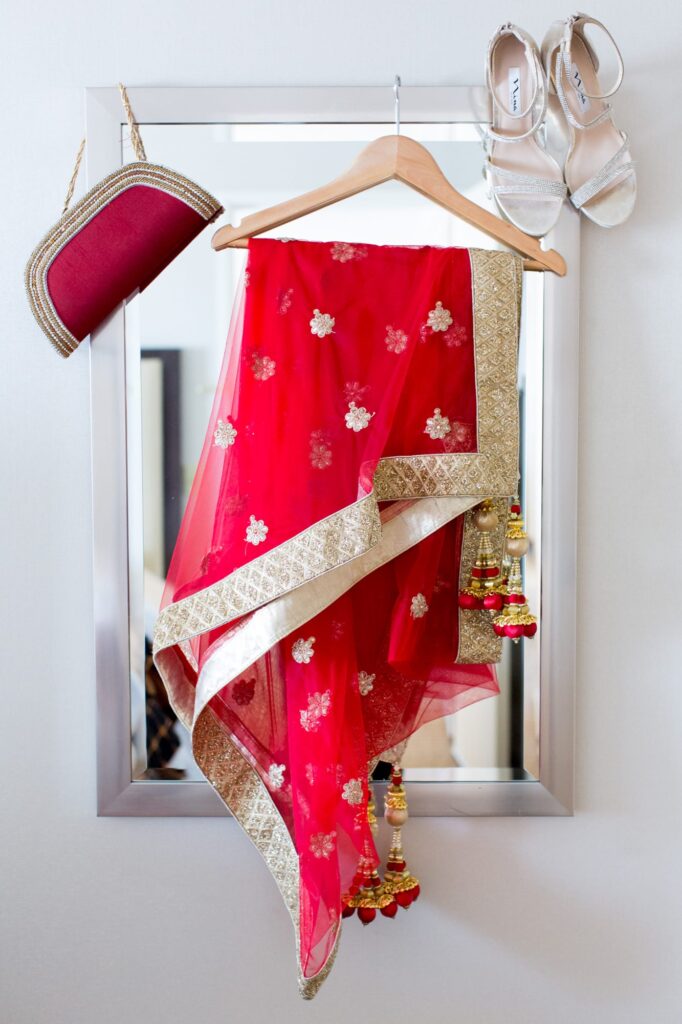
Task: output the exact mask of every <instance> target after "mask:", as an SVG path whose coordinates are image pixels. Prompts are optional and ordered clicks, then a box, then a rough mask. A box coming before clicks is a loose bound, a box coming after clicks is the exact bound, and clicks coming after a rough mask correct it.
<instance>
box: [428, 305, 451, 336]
mask: <svg viewBox="0 0 682 1024" xmlns="http://www.w3.org/2000/svg"><path fill="white" fill-rule="evenodd" d="M451 323H452V317H451V316H450V310H449V309H444V308H443V303H442V302H437V303H436V308H435V309H432V310H431V311H430V312H429V317H428V320H427V321H426V326H427V327H430V328H431V330H432V331H447V329H448V327H449V326H450V324H451Z"/></svg>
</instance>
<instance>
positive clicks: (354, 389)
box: [343, 380, 369, 403]
mask: <svg viewBox="0 0 682 1024" xmlns="http://www.w3.org/2000/svg"><path fill="white" fill-rule="evenodd" d="M368 391H369V384H366V385H365V387H362V385H361V384H360V383H359V382H358V381H357V380H352V381H349V382H348V384H346V386H345V388H344V389H343V398H344V401H346V402H356V403H359V402H361V401H362V400H363V398H364V397H365V395H366V394H367V392H368Z"/></svg>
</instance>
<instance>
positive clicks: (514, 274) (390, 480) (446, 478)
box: [374, 249, 522, 501]
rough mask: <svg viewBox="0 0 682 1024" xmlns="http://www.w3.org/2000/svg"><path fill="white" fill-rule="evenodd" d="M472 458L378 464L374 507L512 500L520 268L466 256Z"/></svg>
mask: <svg viewBox="0 0 682 1024" xmlns="http://www.w3.org/2000/svg"><path fill="white" fill-rule="evenodd" d="M470 258H471V281H472V290H473V311H474V360H475V367H476V404H477V419H478V430H477V434H478V451H477V452H462V453H452V454H446V455H396V456H392V457H391V458H387V459H382V460H381V461H380V462H379V465H378V467H377V471H376V474H375V477H374V488H375V491H376V494H377V498H378V500H379V501H386V500H393V499H396V498H421V497H424V496H425V495H447V494H480V495H481V498H485V497H488V496H489V495H490V494H504V495H512V494H514V492H515V490H516V486H517V479H518V435H519V402H518V392H517V387H516V364H517V352H518V341H519V322H520V299H521V291H520V288H521V272H522V266H521V260H520V258H519V257H518V256H514V254H513V253H503V252H489V251H487V250H485V249H471V250H470Z"/></svg>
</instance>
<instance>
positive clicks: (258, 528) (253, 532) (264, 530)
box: [246, 516, 268, 547]
mask: <svg viewBox="0 0 682 1024" xmlns="http://www.w3.org/2000/svg"><path fill="white" fill-rule="evenodd" d="M267 534H268V527H267V526H266V525H265V523H264V522H263V520H262V519H256V517H255V516H251V517H250V518H249V525H248V526H247V527H246V542H247V544H253V545H254V547H255V546H256V545H258V544H260V543H261V542H262V541H264V540H265V538H266V537H267Z"/></svg>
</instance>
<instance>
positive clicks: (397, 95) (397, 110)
mask: <svg viewBox="0 0 682 1024" xmlns="http://www.w3.org/2000/svg"><path fill="white" fill-rule="evenodd" d="M401 85H402V82H401V81H400V75H396V76H395V80H394V82H393V95H394V96H395V133H396V135H400V86H401Z"/></svg>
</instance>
